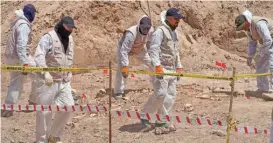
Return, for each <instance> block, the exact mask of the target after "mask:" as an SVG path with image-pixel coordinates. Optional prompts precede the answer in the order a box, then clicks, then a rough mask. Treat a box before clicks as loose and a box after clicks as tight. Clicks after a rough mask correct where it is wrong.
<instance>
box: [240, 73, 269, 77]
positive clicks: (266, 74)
mask: <svg viewBox="0 0 273 143" xmlns="http://www.w3.org/2000/svg"><path fill="white" fill-rule="evenodd" d="M269 75H273V73H272V72H271V73H270V72H268V73H259V74H237V75H236V76H235V77H236V78H244V77H257V76H269Z"/></svg>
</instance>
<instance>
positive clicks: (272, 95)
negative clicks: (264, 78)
mask: <svg viewBox="0 0 273 143" xmlns="http://www.w3.org/2000/svg"><path fill="white" fill-rule="evenodd" d="M262 96H263V99H264V100H265V101H273V93H272V92H267V93H263V94H262Z"/></svg>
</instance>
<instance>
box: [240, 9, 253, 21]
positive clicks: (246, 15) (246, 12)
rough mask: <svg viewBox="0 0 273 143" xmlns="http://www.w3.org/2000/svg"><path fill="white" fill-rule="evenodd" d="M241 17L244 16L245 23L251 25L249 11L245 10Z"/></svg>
mask: <svg viewBox="0 0 273 143" xmlns="http://www.w3.org/2000/svg"><path fill="white" fill-rule="evenodd" d="M242 15H244V16H245V17H246V19H247V21H248V22H249V23H251V20H252V13H251V12H250V11H249V10H246V11H244V12H243V13H242Z"/></svg>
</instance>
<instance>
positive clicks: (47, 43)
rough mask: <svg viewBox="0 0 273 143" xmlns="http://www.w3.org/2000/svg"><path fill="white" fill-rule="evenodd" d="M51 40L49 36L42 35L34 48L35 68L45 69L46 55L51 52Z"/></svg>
mask: <svg viewBox="0 0 273 143" xmlns="http://www.w3.org/2000/svg"><path fill="white" fill-rule="evenodd" d="M52 44H53V43H52V39H51V37H50V35H49V34H46V35H44V36H43V37H42V38H41V39H40V41H39V43H38V46H37V48H36V51H35V55H34V60H35V62H36V65H37V67H47V65H46V55H47V53H48V52H50V51H51V50H52Z"/></svg>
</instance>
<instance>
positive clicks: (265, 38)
mask: <svg viewBox="0 0 273 143" xmlns="http://www.w3.org/2000/svg"><path fill="white" fill-rule="evenodd" d="M242 14H243V15H245V17H246V18H247V20H248V22H249V23H251V25H250V31H248V32H247V34H248V38H249V44H248V56H249V57H254V55H255V53H256V47H257V42H259V43H260V44H262V47H261V48H260V52H259V54H258V56H257V57H258V58H256V59H257V62H256V73H266V72H268V69H270V72H273V44H272V38H273V20H271V19H268V18H264V17H259V16H252V14H251V12H249V11H248V10H247V11H245V12H243V13H242ZM270 80H271V81H270V82H271V87H270V88H269V82H268V77H267V76H258V77H257V87H258V89H259V90H261V91H273V79H272V76H271V77H270Z"/></svg>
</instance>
